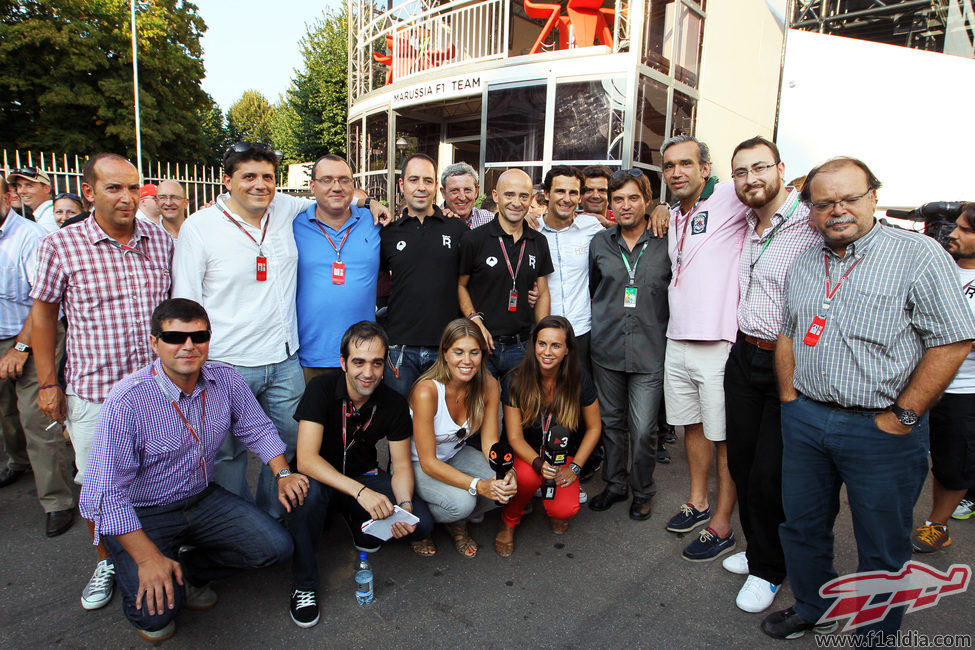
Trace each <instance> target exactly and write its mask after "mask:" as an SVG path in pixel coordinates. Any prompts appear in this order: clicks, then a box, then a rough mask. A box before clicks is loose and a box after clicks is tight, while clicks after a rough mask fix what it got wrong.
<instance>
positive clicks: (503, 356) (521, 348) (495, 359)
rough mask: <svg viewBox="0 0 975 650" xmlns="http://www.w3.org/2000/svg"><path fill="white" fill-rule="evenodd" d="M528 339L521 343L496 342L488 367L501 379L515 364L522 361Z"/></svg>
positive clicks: (489, 370) (488, 360) (488, 359)
mask: <svg viewBox="0 0 975 650" xmlns="http://www.w3.org/2000/svg"><path fill="white" fill-rule="evenodd" d="M525 345H526V341H521V342H520V343H498V342H497V341H495V342H494V352H492V353H491V356H489V357H488V358H487V369H488V372H490V373H491V374H492V375H494V376H495V377H496V378H497V379H498V380H499V381H500V380H501V378H502V377H504V376H505V375H506V374H507V373H508V372H510V371H511V370H512V369H513V368H514V367H515V366H517V365H518V364H519V363H521V360H522V359H523V358H524V356H525Z"/></svg>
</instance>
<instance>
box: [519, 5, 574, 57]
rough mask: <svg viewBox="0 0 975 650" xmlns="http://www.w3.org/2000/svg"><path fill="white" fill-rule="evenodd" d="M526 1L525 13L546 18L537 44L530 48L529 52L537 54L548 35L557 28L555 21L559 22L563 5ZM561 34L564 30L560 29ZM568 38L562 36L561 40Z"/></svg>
mask: <svg viewBox="0 0 975 650" xmlns="http://www.w3.org/2000/svg"><path fill="white" fill-rule="evenodd" d="M524 3H525V15H527V16H528V17H529V18H541V19H543V20H545V25H544V26H542V31H541V32H540V33H539V34H538V38H537V39H535V44H534V45H532V48H531V49H530V50H528V53H529V54H536V53H538V52H540V51H541V49H542V43H544V42H545V39H546V38H548V35H549V34H551V33H552V30H553V29H555V23H557V22H559V14H561V12H562V5H557V4H550V3H547V2H534V0H524ZM559 36H560V37H561V36H562V30H561V29H559ZM565 40H566V39H564V38H560V39H559V42H560V44H561V43H564V42H565Z"/></svg>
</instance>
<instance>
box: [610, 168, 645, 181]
mask: <svg viewBox="0 0 975 650" xmlns="http://www.w3.org/2000/svg"><path fill="white" fill-rule="evenodd" d="M624 176H632V177H633V178H640V177H641V176H643V171H641V170H639V169H637V168H636V167H634V168H633V169H621V170H619V171H618V172H616V173H614V174H613V180H614V181H615V180H618V179H620V178H623V177H624Z"/></svg>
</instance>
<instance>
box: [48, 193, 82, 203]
mask: <svg viewBox="0 0 975 650" xmlns="http://www.w3.org/2000/svg"><path fill="white" fill-rule="evenodd" d="M60 199H71V200H72V201H77V202H78V203H81V197H80V196H78V195H77V194H75V193H74V192H61V193H60V194H58V195H57V196H55V197H54V200H55V201H58V200H60Z"/></svg>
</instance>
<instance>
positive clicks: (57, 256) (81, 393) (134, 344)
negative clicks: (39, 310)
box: [30, 218, 173, 402]
mask: <svg viewBox="0 0 975 650" xmlns="http://www.w3.org/2000/svg"><path fill="white" fill-rule="evenodd" d="M172 260H173V240H172V239H170V238H169V236H168V235H166V233H165V232H163V231H162V230H160V229H159V228H157V227H155V226H150V225H148V224H146V223H144V222H142V221H141V220H138V219H136V220H135V231H134V232H133V234H132V239H131V240H129V243H128V244H126V245H125V246H124V247H122V246H121V244H119V243H118V242H117V241H115V240H114V239H112V238H111V237H109V236H108V235H107V234H106V233H105V231H104V230H102V228H101V226H99V225H98V222H97V221H96V220H95V219H94V218H92V219H85V220H84V221H82V222H80V223H77V224H74V225H72V226H67V227H66V228H62V229H61V230H59V231H57V232H56V233H52V234H50V235H48V236H47V237H45V238H44V239H43V240H42V241H41V244H40V246H38V248H37V267H38V268H37V281H36V282H35V283H34V287H33V289H31V293H30V295H31V298H33V299H34V300H41V301H43V302H49V303H57V302H60V303H61V307H62V308H63V309H64V315H65V316H67V318H68V322H70V323H71V327H69V328H68V339H67V356H68V363H67V367H66V368H65V375H66V376H67V380H68V387H69V388H70V389H71V391H72V392H73V393H74V394H75V395H77V396H78V397H80V398H81V399H83V400H85V401H88V402H102V401H104V399H105V397H106V396H107V395H108V392H109V391H110V390H111V389H112V386H113V385H114V384H115V382H117V381H118V380H119V379H121V378H122V377H124V376H125V375H127V374H129V373H130V372H132V371H134V370H136V369H137V368H141V367H142V366H145V365H147V364H149V363H150V362H152V360H153V358H154V356H155V355H153V353H152V348H151V347H150V345H149V317H150V316H151V315H152V310H154V309H155V308H156V305H158V304H159V303H161V302H162V301H163V300H165V299H166V298H168V297H169V282H170V277H169V267H170V264H171V263H172Z"/></svg>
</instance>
